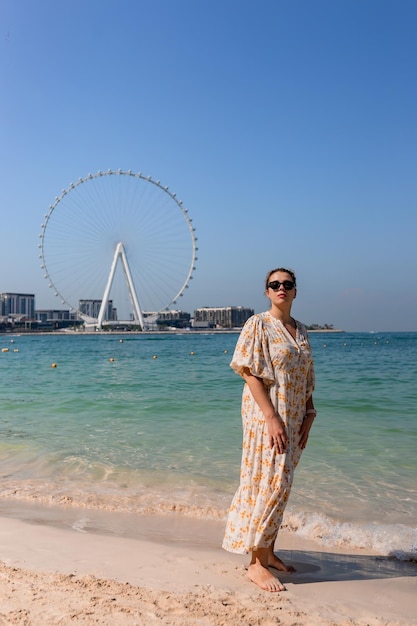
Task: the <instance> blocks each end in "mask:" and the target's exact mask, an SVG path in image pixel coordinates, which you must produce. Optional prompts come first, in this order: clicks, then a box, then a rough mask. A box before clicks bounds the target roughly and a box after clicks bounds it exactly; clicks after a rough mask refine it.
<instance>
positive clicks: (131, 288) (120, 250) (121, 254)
mask: <svg viewBox="0 0 417 626" xmlns="http://www.w3.org/2000/svg"><path fill="white" fill-rule="evenodd" d="M119 258H120V261H121V263H122V267H123V271H124V274H125V277H126V284H127V289H128V292H129V297H130V302H131V304H132V308H133V316H134V320H135V322H139V324H140V325H141V327H142V330H145V322H144V319H143V315H142V311H141V308H140V306H139V300H138V296H137V294H136V289H135V285H134V283H133V279H132V274H131V272H130V268H129V263H128V261H127V256H126V252H125V249H124V246H123V243H122V242H121V241H119V243H118V244H117V246H116V250H115V253H114V257H113V262H112V265H111V268H110V274H109V277H108V279H107V284H106V287H105V289H104V294H103V299H102V301H101V307H100V311H99V314H98V318H97V328H98V329H99V330H101V328H102V325H103V320H104V316H105V312H106V308H107V302H108V299H109V295H110V290H111V286H112V283H113V279H114V274H115V272H116V267H117V262H118V260H119Z"/></svg>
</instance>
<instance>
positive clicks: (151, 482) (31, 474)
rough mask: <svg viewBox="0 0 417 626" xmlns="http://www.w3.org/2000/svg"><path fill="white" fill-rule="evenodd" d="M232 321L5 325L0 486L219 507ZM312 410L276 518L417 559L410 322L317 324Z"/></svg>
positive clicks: (224, 487)
mask: <svg viewBox="0 0 417 626" xmlns="http://www.w3.org/2000/svg"><path fill="white" fill-rule="evenodd" d="M237 337H238V335H237V333H217V332H215V333H214V332H213V333H207V334H204V333H186V332H184V333H172V334H162V333H158V334H157V333H155V334H145V333H142V334H141V333H139V334H129V333H126V334H124V335H120V334H116V333H99V334H96V335H91V334H83V333H72V334H71V333H61V334H53V335H22V336H17V335H16V336H11V335H2V336H0V347H1V348H2V352H1V353H0V376H1V386H0V493H1V497H2V498H3V500H1V499H0V502H1V501H3V502H4V501H6V500H7V501H10V500H11V499H13V501H23V500H25V501H31V502H38V503H48V504H57V505H61V506H62V505H64V506H76V507H83V508H88V509H107V510H117V511H125V512H131V513H133V514H144V513H153V514H155V513H156V514H160V515H164V514H166V513H172V512H175V513H176V514H178V515H184V516H194V517H201V518H216V519H223V518H224V517H225V515H226V513H227V509H228V506H229V504H230V501H231V497H232V495H233V493H234V491H235V489H236V487H237V484H238V480H239V463H240V453H241V441H242V432H241V417H240V399H241V392H242V380H241V378H240V377H239V376H237V375H236V374H235V373H234V372H233V371H232V370H231V368H230V367H229V363H230V360H231V357H232V353H233V349H234V346H235V343H236V340H237ZM310 339H311V343H312V348H313V354H314V360H315V370H316V390H315V393H314V397H315V405H316V408H317V411H318V415H317V418H316V420H315V422H314V426H313V429H312V430H311V433H310V439H309V442H308V446H307V448H306V449H305V451H304V453H303V456H302V459H301V462H300V465H299V466H298V468H297V470H296V477H295V482H294V486H293V490H292V493H291V496H290V502H289V505H288V507H287V511H286V514H285V518H284V526H285V527H286V528H287V529H288V530H289V531H292V532H294V533H297V534H299V535H302V536H304V537H308V538H311V539H315V540H319V541H320V542H322V543H323V544H327V545H341V544H342V545H345V546H349V545H350V546H355V547H364V548H371V549H373V550H376V551H378V552H379V553H381V554H392V555H395V556H397V557H399V558H413V559H415V558H417V529H416V518H417V490H416V476H417V454H416V452H415V451H416V443H417V422H416V412H417V408H416V407H417V385H416V381H417V333H311V334H310Z"/></svg>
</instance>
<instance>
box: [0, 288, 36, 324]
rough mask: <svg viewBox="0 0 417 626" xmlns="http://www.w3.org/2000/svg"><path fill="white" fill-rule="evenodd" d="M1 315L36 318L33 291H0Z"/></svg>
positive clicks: (28, 318)
mask: <svg viewBox="0 0 417 626" xmlns="http://www.w3.org/2000/svg"><path fill="white" fill-rule="evenodd" d="M0 317H11V318H25V319H27V320H34V319H35V295H34V294H33V293H0Z"/></svg>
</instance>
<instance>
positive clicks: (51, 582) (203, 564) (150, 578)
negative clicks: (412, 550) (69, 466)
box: [0, 500, 417, 626]
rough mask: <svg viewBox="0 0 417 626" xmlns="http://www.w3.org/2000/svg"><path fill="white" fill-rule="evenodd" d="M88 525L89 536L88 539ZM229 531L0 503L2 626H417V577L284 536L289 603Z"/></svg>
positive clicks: (176, 519) (180, 521)
mask: <svg viewBox="0 0 417 626" xmlns="http://www.w3.org/2000/svg"><path fill="white" fill-rule="evenodd" d="M87 518H89V519H90V526H89V527H88V528H87V524H86V521H87ZM223 529H224V522H220V521H213V520H195V519H186V518H184V517H181V516H179V515H167V516H141V515H132V514H119V513H117V512H106V513H104V514H100V515H96V514H95V513H94V512H92V511H86V510H77V511H74V509H69V508H65V507H53V506H49V507H45V506H43V507H42V506H38V505H36V506H35V505H31V504H26V503H25V504H24V505H23V504H22V503H21V502H19V503H16V502H5V501H2V500H0V576H1V578H2V584H1V585H0V623H2V621H1V620H2V618H3V619H5V620H6V621H5V622H4V623H7V624H9V625H13V624H16V625H17V624H29V625H30V626H45V624H48V626H49V625H54V624H60V625H61V626H62V625H67V624H74V623H76V624H103V625H107V624H112V626H113V624H120V625H123V626H124V625H130V624H132V625H133V624H136V625H137V624H139V625H143V626H153V625H159V626H162V625H164V626H166V625H168V624H169V625H178V626H179V625H180V624H181V626H195V625H196V624H203V625H204V626H220V625H223V624H224V625H226V624H227V625H228V626H250V625H252V624H265V625H268V626H269V625H273V624H277V625H278V624H279V625H281V626H295V625H296V624H298V625H304V624H305V625H306V626H323V624H325V625H326V626H332V625H339V626H340V625H346V626H347V625H348V624H350V625H352V624H355V626H356V625H361V626H362V625H363V626H365V625H366V624H372V626H388V624H389V625H390V626H406V625H412V624H417V620H416V617H415V593H416V591H417V565H416V564H415V563H414V564H410V563H404V562H400V561H397V560H395V559H392V558H390V557H381V556H378V555H377V554H372V553H369V552H368V551H365V550H351V549H349V551H348V552H346V551H343V550H340V549H339V550H338V549H329V548H326V550H324V549H323V548H322V547H321V546H319V545H317V544H316V543H314V542H312V541H307V540H303V539H301V538H299V537H294V536H293V535H292V534H291V533H287V532H285V531H282V532H281V533H280V535H279V540H278V552H279V554H280V556H281V557H282V558H283V559H284V560H285V561H287V562H289V563H291V564H293V565H295V567H296V568H297V572H296V573H295V574H282V575H280V579H281V580H282V582H284V584H285V585H286V586H287V591H286V592H283V593H276V594H270V593H268V592H264V591H262V590H260V589H258V587H256V586H255V585H253V584H252V583H250V582H249V581H248V579H247V577H246V570H245V566H246V565H247V561H248V558H247V557H245V556H242V555H235V554H230V553H227V552H225V551H224V550H222V549H221V547H220V543H221V538H222V535H223Z"/></svg>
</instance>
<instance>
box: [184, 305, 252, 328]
mask: <svg viewBox="0 0 417 626" xmlns="http://www.w3.org/2000/svg"><path fill="white" fill-rule="evenodd" d="M254 313H255V311H254V309H248V308H245V307H243V306H225V307H203V308H201V309H195V310H194V321H193V327H196V328H198V327H200V328H203V327H204V326H206V327H211V328H240V327H241V326H243V324H244V323H245V322H246V320H248V319H249V318H250V317H251V315H253V314H254Z"/></svg>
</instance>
